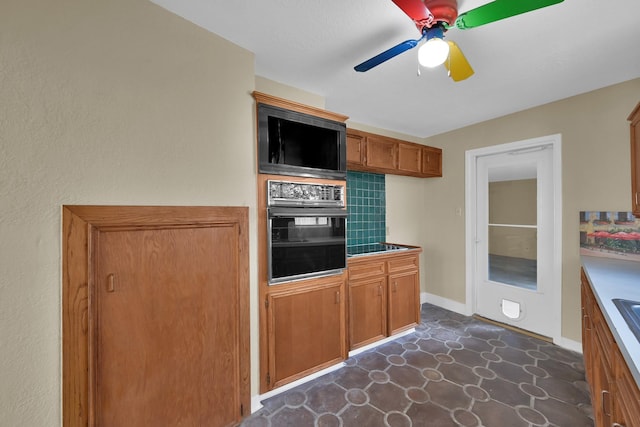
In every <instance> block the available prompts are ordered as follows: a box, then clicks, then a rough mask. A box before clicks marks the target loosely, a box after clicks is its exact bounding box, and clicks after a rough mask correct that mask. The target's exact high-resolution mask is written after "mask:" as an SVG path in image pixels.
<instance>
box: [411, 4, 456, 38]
mask: <svg viewBox="0 0 640 427" xmlns="http://www.w3.org/2000/svg"><path fill="white" fill-rule="evenodd" d="M424 5H425V6H426V7H427V8H429V10H430V11H431V13H432V14H433V17H434V20H433V21H434V22H433V23H434V24H435V23H437V22H446V23H447V25H448V26H452V25H453V23H454V22H456V18H457V17H458V2H457V1H456V0H424ZM418 29H419V30H421V31H422V28H418Z"/></svg>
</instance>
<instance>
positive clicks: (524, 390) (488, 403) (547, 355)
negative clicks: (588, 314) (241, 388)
mask: <svg viewBox="0 0 640 427" xmlns="http://www.w3.org/2000/svg"><path fill="white" fill-rule="evenodd" d="M590 402H591V401H590V396H589V392H588V386H587V383H586V382H585V379H584V365H583V360H582V356H581V355H580V354H577V353H574V352H571V351H568V350H565V349H562V348H559V347H557V346H555V345H553V344H550V343H547V342H545V341H541V340H538V339H535V338H531V337H528V336H526V335H522V334H520V333H517V332H513V331H511V330H508V329H504V328H502V327H499V326H495V325H492V324H489V323H485V322H482V321H480V320H476V319H474V318H471V317H465V316H461V315H459V314H456V313H453V312H451V311H447V310H444V309H441V308H439V307H435V306H433V305H429V304H424V305H423V306H422V322H421V324H420V325H419V326H418V327H417V328H416V332H415V333H411V334H409V335H405V336H403V337H400V338H398V339H396V340H394V341H392V342H389V343H386V344H383V345H381V346H379V347H377V348H375V349H372V350H369V351H366V352H364V353H361V354H359V355H356V356H354V357H351V358H349V359H348V360H347V361H346V366H345V367H343V368H341V369H339V370H336V371H334V372H332V373H330V374H327V375H325V376H323V377H320V378H318V379H316V380H313V381H310V382H308V383H306V384H303V385H301V386H298V387H296V388H294V389H291V390H289V391H287V392H284V393H282V394H279V395H277V396H274V397H272V398H270V399H267V400H265V401H264V402H263V405H264V407H263V408H262V409H260V410H259V411H257V412H256V413H255V414H253V415H252V416H251V417H249V418H247V419H245V420H244V422H243V423H242V424H241V425H242V426H243V427H258V426H271V427H284V426H292V427H306V426H313V427H334V426H335V427H338V426H341V427H352V426H353V427H355V426H358V427H377V426H393V427H396V426H397V427H411V426H413V427H419V426H430V427H445V426H469V427H471V426H476V427H481V426H484V427H520V426H522V427H531V426H546V427H552V426H555V427H582V426H593V421H592V408H591V403H590Z"/></svg>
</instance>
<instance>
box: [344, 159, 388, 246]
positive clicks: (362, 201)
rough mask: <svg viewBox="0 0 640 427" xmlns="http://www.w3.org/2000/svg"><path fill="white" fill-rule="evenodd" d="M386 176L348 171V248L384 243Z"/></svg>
mask: <svg viewBox="0 0 640 427" xmlns="http://www.w3.org/2000/svg"><path fill="white" fill-rule="evenodd" d="M386 228H387V224H386V208H385V181H384V175H382V174H377V173H366V172H353V171H347V248H351V247H355V246H359V245H367V244H370V243H378V242H384V241H385V238H386V232H385V231H386Z"/></svg>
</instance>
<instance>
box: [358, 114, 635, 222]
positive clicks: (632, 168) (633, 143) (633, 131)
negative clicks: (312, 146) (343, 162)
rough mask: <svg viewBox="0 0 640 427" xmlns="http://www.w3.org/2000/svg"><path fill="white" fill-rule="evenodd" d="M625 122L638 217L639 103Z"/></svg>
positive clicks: (633, 204) (633, 195)
mask: <svg viewBox="0 0 640 427" xmlns="http://www.w3.org/2000/svg"><path fill="white" fill-rule="evenodd" d="M627 120H629V121H630V122H631V123H630V124H631V198H632V199H631V200H632V201H631V206H632V211H633V214H634V215H635V216H640V102H639V103H638V105H636V108H634V109H633V111H632V112H631V115H630V116H629V118H628V119H627ZM348 167H349V165H348V164H347V168H348Z"/></svg>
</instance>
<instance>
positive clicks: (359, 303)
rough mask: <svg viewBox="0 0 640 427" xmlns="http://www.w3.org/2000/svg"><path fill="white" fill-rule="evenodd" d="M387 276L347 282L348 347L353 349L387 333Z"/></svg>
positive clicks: (376, 339)
mask: <svg viewBox="0 0 640 427" xmlns="http://www.w3.org/2000/svg"><path fill="white" fill-rule="evenodd" d="M386 289H387V278H386V276H378V277H374V278H370V279H364V280H357V281H352V282H349V347H350V348H351V349H352V350H353V349H356V348H358V347H362V346H364V345H367V344H370V343H372V342H374V341H378V340H380V339H382V338H384V337H385V336H386V334H387V304H386V303H387V298H386Z"/></svg>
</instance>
